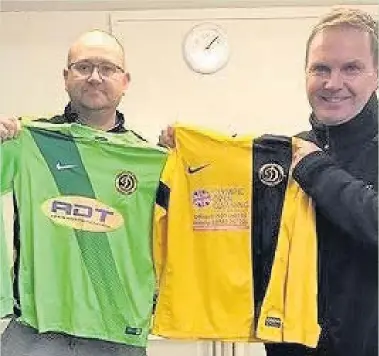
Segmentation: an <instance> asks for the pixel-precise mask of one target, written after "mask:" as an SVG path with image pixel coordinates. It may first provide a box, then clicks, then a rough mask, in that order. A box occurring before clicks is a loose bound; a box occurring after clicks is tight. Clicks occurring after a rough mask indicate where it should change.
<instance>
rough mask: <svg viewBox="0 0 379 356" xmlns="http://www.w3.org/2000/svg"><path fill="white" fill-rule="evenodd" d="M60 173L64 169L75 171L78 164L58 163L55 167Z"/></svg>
mask: <svg viewBox="0 0 379 356" xmlns="http://www.w3.org/2000/svg"><path fill="white" fill-rule="evenodd" d="M55 167H56V168H57V169H58V171H63V170H64V169H73V168H75V167H76V164H61V163H60V162H57V165H56V166H55Z"/></svg>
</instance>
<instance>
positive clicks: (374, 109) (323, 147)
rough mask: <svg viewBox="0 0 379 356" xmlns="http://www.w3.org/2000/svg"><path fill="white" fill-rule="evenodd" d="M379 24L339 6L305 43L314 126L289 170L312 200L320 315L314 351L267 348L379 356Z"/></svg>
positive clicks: (293, 353)
mask: <svg viewBox="0 0 379 356" xmlns="http://www.w3.org/2000/svg"><path fill="white" fill-rule="evenodd" d="M377 85H378V27H377V23H376V22H375V21H374V20H373V19H372V18H371V17H370V16H369V15H368V14H366V13H364V12H362V11H359V10H352V9H337V10H335V11H333V12H331V13H330V14H328V15H327V16H325V17H324V18H323V19H321V21H320V22H319V23H318V24H317V25H316V26H315V28H314V29H313V31H312V33H311V35H310V37H309V40H308V43H307V52H306V89H307V94H308V100H309V103H310V105H311V107H312V110H313V112H312V114H311V117H310V123H311V125H312V130H311V131H310V132H306V133H302V134H300V135H299V136H300V137H302V138H304V139H305V140H307V141H312V142H313V143H312V142H302V143H300V144H299V146H298V147H297V150H295V152H294V157H293V163H292V167H293V177H294V179H295V180H296V181H297V182H298V183H299V185H300V186H301V187H302V189H303V190H304V191H305V192H306V193H308V194H309V195H310V196H311V197H312V199H313V201H314V202H315V206H316V224H317V235H318V251H319V261H318V263H319V323H320V326H321V328H322V333H321V337H320V341H319V345H318V347H317V349H316V350H310V349H306V348H305V347H303V346H300V345H293V344H271V345H266V351H267V355H268V356H284V355H285V356H287V355H288V356H300V355H301V356H305V355H317V356H321V355H322V356H346V355H349V356H377V355H378V195H377V190H378V101H377V96H376V93H375V91H376V89H377Z"/></svg>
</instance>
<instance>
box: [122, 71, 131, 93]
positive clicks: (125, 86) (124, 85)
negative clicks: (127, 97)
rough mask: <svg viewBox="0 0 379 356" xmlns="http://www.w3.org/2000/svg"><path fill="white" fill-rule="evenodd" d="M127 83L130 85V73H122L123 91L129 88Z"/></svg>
mask: <svg viewBox="0 0 379 356" xmlns="http://www.w3.org/2000/svg"><path fill="white" fill-rule="evenodd" d="M129 83H130V73H128V72H126V73H124V77H123V79H122V84H123V87H124V90H127V89H128V88H129Z"/></svg>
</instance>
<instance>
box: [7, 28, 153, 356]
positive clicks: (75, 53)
mask: <svg viewBox="0 0 379 356" xmlns="http://www.w3.org/2000/svg"><path fill="white" fill-rule="evenodd" d="M63 76H64V81H65V88H66V91H67V93H68V96H69V98H70V102H69V104H68V105H67V106H66V108H65V110H64V113H63V114H62V115H57V116H54V117H52V118H51V119H48V120H46V121H48V122H50V123H56V124H60V123H71V122H78V123H81V124H84V125H87V126H91V127H93V128H96V129H99V130H103V131H108V132H113V133H116V134H117V133H122V132H125V131H126V129H125V127H124V116H123V115H122V114H121V113H120V112H119V111H117V109H116V108H117V106H118V104H119V103H120V101H121V98H122V96H123V95H124V92H125V90H126V89H127V88H128V84H129V80H130V77H129V74H128V72H127V71H126V67H125V55H124V50H123V48H122V46H121V44H120V43H119V42H118V41H117V39H116V38H114V37H113V36H112V35H110V34H108V33H106V32H103V31H99V30H95V31H90V32H87V33H85V34H83V35H82V36H81V37H79V38H78V39H77V40H76V41H75V43H74V44H73V45H72V46H71V48H70V50H69V53H68V57H67V68H65V69H64V70H63ZM44 120H45V119H44ZM1 130H3V131H2V132H3V133H4V132H5V131H6V130H7V131H8V135H7V136H6V137H3V139H4V138H12V137H13V135H16V134H17V132H18V131H19V124H18V123H17V121H11V122H9V121H8V122H6V123H5V126H2V127H1V128H0V131H1ZM17 215H18V214H17V206H16V214H15V216H16V218H17ZM16 253H17V251H16ZM41 257H42V258H43V256H41ZM30 268H33V266H30ZM78 273H79V272H78ZM21 307H22V306H21ZM17 311H18V312H19V310H16V313H17ZM77 312H78V313H80V312H81V311H80V310H78V311H77ZM101 332H102V333H103V334H104V331H103V330H101ZM101 332H99V333H98V334H101ZM92 333H93V334H96V330H94V331H92ZM1 355H2V356H74V355H76V356H78V355H80V356H86V355H88V356H100V355H104V356H105V355H106V356H121V355H122V356H144V355H146V348H144V347H137V346H131V345H126V344H121V343H114V342H110V341H107V340H99V339H87V338H83V337H77V336H75V335H67V334H63V333H57V332H48V333H38V330H36V329H34V328H32V327H29V326H26V325H23V324H21V323H20V322H18V321H17V320H16V319H14V320H12V321H11V322H10V324H9V325H8V327H7V328H6V330H5V331H4V333H3V334H2V337H1Z"/></svg>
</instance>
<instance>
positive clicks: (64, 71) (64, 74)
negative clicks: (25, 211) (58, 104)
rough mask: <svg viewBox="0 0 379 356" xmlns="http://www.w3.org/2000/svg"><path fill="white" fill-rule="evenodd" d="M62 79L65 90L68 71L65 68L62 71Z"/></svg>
mask: <svg viewBox="0 0 379 356" xmlns="http://www.w3.org/2000/svg"><path fill="white" fill-rule="evenodd" d="M63 78H64V84H65V88H66V90H67V80H68V69H67V68H65V69H63Z"/></svg>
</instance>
